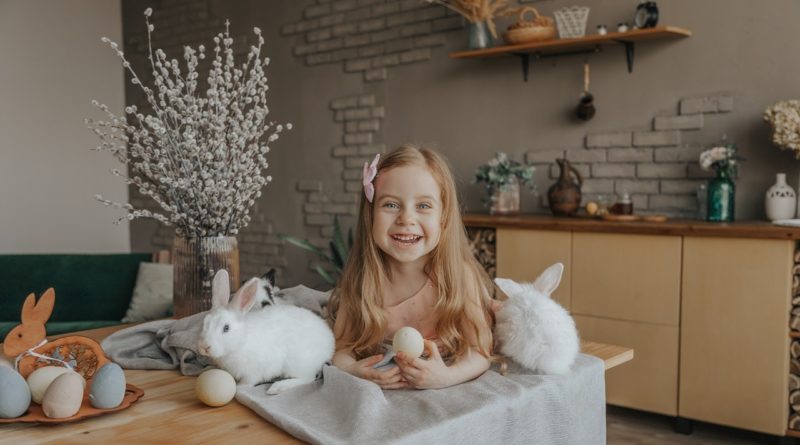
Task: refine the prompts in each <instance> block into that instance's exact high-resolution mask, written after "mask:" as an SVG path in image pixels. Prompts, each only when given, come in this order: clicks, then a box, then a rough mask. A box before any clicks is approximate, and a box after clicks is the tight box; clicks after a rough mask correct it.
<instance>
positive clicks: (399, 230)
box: [372, 165, 442, 268]
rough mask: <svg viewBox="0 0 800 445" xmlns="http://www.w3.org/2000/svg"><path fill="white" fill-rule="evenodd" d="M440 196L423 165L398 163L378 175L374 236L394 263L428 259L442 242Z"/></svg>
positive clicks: (403, 263) (436, 186)
mask: <svg viewBox="0 0 800 445" xmlns="http://www.w3.org/2000/svg"><path fill="white" fill-rule="evenodd" d="M441 196H442V194H441V190H440V189H439V184H437V183H436V180H435V179H434V178H433V176H432V175H431V174H430V172H429V171H428V169H426V168H425V167H422V166H416V165H411V166H404V167H395V168H392V169H390V170H387V171H383V172H381V173H380V175H378V177H377V178H375V201H374V208H373V223H372V239H373V240H374V241H375V244H377V245H378V247H379V248H380V249H381V250H382V251H383V252H384V253H385V254H386V255H388V257H389V258H390V262H391V263H394V265H395V266H400V265H402V266H405V265H411V264H413V263H417V264H418V265H419V266H420V268H422V267H424V266H425V264H426V263H427V257H428V254H429V253H431V251H432V250H433V249H434V248H435V247H436V245H437V244H438V243H439V235H440V233H441V222H442V200H441Z"/></svg>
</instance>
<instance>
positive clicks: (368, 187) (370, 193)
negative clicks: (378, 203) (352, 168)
mask: <svg viewBox="0 0 800 445" xmlns="http://www.w3.org/2000/svg"><path fill="white" fill-rule="evenodd" d="M380 158H381V155H380V153H378V154H376V155H375V159H373V160H372V164H369V166H367V163H366V162H365V163H364V171H363V174H362V177H361V183H362V184H363V185H364V195H365V196H366V197H367V201H369V202H372V198H374V197H375V186H374V185H373V184H372V180H373V179H375V177H376V176H378V159H380Z"/></svg>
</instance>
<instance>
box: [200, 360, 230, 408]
mask: <svg viewBox="0 0 800 445" xmlns="http://www.w3.org/2000/svg"><path fill="white" fill-rule="evenodd" d="M194 388H195V393H196V394H197V398H198V399H200V401H201V402H203V403H205V404H206V405H208V406H222V405H226V404H227V403H228V402H230V401H231V400H233V396H235V395H236V380H234V379H233V376H232V375H230V374H228V373H227V372H225V371H223V370H221V369H209V370H208V371H205V372H204V373H202V374H200V377H198V378H197V382H196V383H195V387H194Z"/></svg>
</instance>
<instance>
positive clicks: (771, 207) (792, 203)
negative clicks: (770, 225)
mask: <svg viewBox="0 0 800 445" xmlns="http://www.w3.org/2000/svg"><path fill="white" fill-rule="evenodd" d="M764 207H765V209H766V212H767V219H769V220H770V221H775V220H778V219H792V218H794V212H795V209H796V207H797V195H796V194H795V192H794V189H792V187H791V186H789V185H788V184H786V173H778V174H776V175H775V184H774V185H773V186H772V187H770V188H769V190H767V196H766V199H765V200H764Z"/></svg>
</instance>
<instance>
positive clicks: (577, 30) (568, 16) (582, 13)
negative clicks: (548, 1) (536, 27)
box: [553, 6, 589, 39]
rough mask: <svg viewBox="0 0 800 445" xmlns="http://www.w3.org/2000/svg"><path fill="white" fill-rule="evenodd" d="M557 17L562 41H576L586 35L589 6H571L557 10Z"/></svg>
mask: <svg viewBox="0 0 800 445" xmlns="http://www.w3.org/2000/svg"><path fill="white" fill-rule="evenodd" d="M553 14H554V15H555V16H556V25H557V26H558V36H559V38H562V39H576V38H578V37H583V36H584V35H586V21H587V20H588V19H589V7H588V6H570V7H568V8H561V9H557V10H555V11H554V12H553Z"/></svg>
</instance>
